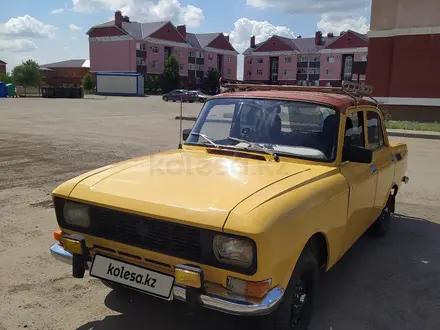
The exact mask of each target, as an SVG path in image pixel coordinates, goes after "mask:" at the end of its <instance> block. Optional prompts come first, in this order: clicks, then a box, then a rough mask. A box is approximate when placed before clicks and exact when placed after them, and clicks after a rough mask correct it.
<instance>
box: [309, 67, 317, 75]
mask: <svg viewBox="0 0 440 330" xmlns="http://www.w3.org/2000/svg"><path fill="white" fill-rule="evenodd" d="M309 73H310V74H319V69H318V68H309Z"/></svg>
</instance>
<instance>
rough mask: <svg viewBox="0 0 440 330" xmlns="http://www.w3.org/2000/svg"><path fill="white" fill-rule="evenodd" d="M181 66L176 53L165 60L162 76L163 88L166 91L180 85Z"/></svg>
mask: <svg viewBox="0 0 440 330" xmlns="http://www.w3.org/2000/svg"><path fill="white" fill-rule="evenodd" d="M179 67H180V65H179V61H178V60H177V58H176V57H175V56H174V55H171V56H170V57H169V58H168V59H167V60H166V61H165V68H164V71H163V77H162V89H163V90H164V92H169V91H170V90H173V89H176V88H177V87H179V82H180V76H179Z"/></svg>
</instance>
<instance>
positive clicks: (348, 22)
mask: <svg viewBox="0 0 440 330" xmlns="http://www.w3.org/2000/svg"><path fill="white" fill-rule="evenodd" d="M317 26H318V29H319V30H320V31H322V32H324V33H328V32H333V33H335V34H338V33H340V32H341V31H347V30H353V31H356V32H359V33H367V32H368V31H369V30H370V24H369V23H368V21H367V18H366V17H365V16H360V17H344V16H339V15H335V14H323V15H322V16H321V20H320V21H319V22H318V24H317Z"/></svg>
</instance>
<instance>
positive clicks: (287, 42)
mask: <svg viewBox="0 0 440 330" xmlns="http://www.w3.org/2000/svg"><path fill="white" fill-rule="evenodd" d="M367 53H368V38H367V36H365V35H362V34H359V33H356V32H354V31H350V30H349V31H347V32H341V34H340V35H339V36H334V35H333V34H332V33H329V34H328V35H327V36H323V35H322V32H320V31H318V32H316V35H315V37H314V38H302V37H300V36H299V37H298V38H296V39H291V38H285V37H280V36H272V37H271V38H269V39H267V40H266V41H264V42H261V43H259V44H255V37H254V36H252V37H251V39H250V47H249V48H248V49H247V50H246V51H245V52H244V53H243V55H244V71H243V75H244V80H246V81H249V82H262V83H272V84H273V83H279V84H292V85H295V84H296V85H302V86H340V85H341V82H342V81H343V80H359V81H363V80H365V72H366V64H367Z"/></svg>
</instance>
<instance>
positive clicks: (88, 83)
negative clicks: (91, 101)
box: [83, 73, 96, 92]
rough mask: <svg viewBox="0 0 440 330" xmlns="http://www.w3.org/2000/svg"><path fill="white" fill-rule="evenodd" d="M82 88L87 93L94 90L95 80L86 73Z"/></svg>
mask: <svg viewBox="0 0 440 330" xmlns="http://www.w3.org/2000/svg"><path fill="white" fill-rule="evenodd" d="M83 87H84V89H85V90H86V91H87V92H91V91H94V90H95V89H96V80H95V77H93V76H92V75H91V74H90V73H86V75H85V76H84V78H83Z"/></svg>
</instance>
